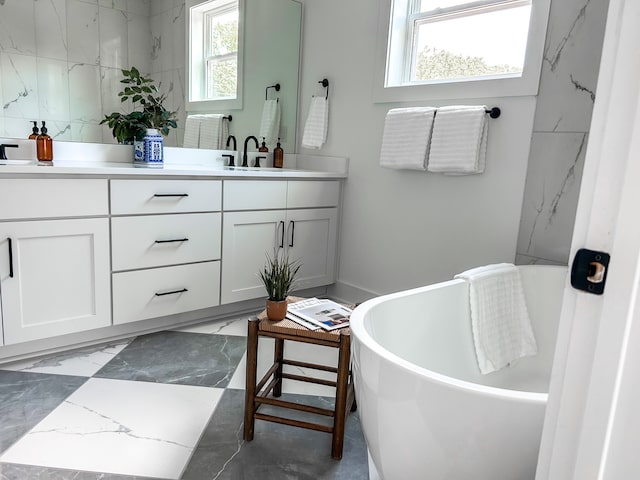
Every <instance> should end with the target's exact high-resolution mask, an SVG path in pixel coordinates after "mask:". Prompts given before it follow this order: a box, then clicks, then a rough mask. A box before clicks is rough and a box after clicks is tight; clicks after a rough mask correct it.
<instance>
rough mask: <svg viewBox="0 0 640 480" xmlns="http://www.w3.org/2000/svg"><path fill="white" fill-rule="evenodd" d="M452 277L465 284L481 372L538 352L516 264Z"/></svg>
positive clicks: (496, 265) (500, 264)
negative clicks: (462, 280)
mask: <svg viewBox="0 0 640 480" xmlns="http://www.w3.org/2000/svg"><path fill="white" fill-rule="evenodd" d="M455 278H461V279H464V280H466V281H467V282H468V283H469V301H470V309H471V327H472V331H473V341H474V344H475V348H476V357H477V359H478V366H479V367H480V372H481V373H483V374H487V373H491V372H493V371H496V370H499V369H501V368H503V367H505V366H507V365H508V364H509V363H511V362H513V361H514V360H517V359H518V358H521V357H526V356H529V355H535V354H537V353H538V347H537V345H536V340H535V337H534V334H533V328H532V327H531V320H530V319H529V313H528V311H527V304H526V302H525V298H524V290H523V288H522V283H521V280H520V272H519V271H518V268H517V267H515V266H514V265H512V264H510V263H498V264H494V265H487V266H484V267H478V268H474V269H471V270H467V271H465V272H462V273H459V274H458V275H456V276H455Z"/></svg>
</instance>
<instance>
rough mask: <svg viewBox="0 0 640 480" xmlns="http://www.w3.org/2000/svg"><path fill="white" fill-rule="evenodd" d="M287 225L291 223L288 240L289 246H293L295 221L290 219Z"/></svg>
mask: <svg viewBox="0 0 640 480" xmlns="http://www.w3.org/2000/svg"><path fill="white" fill-rule="evenodd" d="M289 225H291V241H290V242H289V246H290V247H293V235H294V233H295V230H296V222H294V221H293V220H291V221H290V222H289Z"/></svg>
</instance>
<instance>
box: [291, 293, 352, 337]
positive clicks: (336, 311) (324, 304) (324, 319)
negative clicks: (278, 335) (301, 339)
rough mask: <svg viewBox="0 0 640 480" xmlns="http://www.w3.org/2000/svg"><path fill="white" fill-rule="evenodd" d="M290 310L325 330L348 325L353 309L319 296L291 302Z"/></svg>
mask: <svg viewBox="0 0 640 480" xmlns="http://www.w3.org/2000/svg"><path fill="white" fill-rule="evenodd" d="M288 311H289V313H291V314H293V315H296V316H297V317H300V318H302V319H304V320H307V321H309V322H311V323H313V324H315V325H318V326H320V327H322V328H323V329H325V330H335V329H336V328H343V327H348V326H349V318H350V317H351V309H349V308H347V307H345V306H343V305H340V304H339V303H336V302H334V301H332V300H326V299H317V298H310V299H307V300H302V301H300V302H295V303H290V304H289V306H288Z"/></svg>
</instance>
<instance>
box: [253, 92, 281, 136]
mask: <svg viewBox="0 0 640 480" xmlns="http://www.w3.org/2000/svg"><path fill="white" fill-rule="evenodd" d="M279 136H280V102H279V101H278V100H265V101H264V106H263V107H262V120H261V121H260V130H259V131H258V140H262V138H263V137H264V139H265V142H266V143H267V145H275V144H276V142H277V140H278V137H279Z"/></svg>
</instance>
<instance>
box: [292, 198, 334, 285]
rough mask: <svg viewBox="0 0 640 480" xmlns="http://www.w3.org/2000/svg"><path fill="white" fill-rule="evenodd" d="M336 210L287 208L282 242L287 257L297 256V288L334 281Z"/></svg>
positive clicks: (294, 257) (295, 257)
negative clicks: (286, 250)
mask: <svg viewBox="0 0 640 480" xmlns="http://www.w3.org/2000/svg"><path fill="white" fill-rule="evenodd" d="M337 222H338V210H337V209H336V208H320V209H313V210H289V211H288V212H287V228H286V233H287V235H286V238H285V244H286V247H287V249H288V252H289V258H290V259H292V260H293V259H298V258H299V259H300V261H301V262H302V267H301V268H300V272H299V273H298V280H297V281H296V290H300V289H303V288H311V287H318V286H321V285H328V284H330V283H333V282H334V281H335V271H336V244H337V227H336V226H337Z"/></svg>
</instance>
